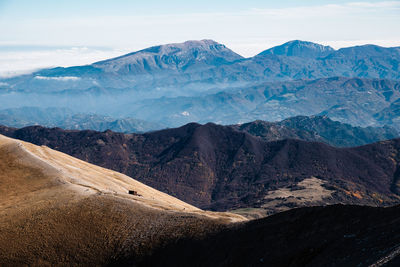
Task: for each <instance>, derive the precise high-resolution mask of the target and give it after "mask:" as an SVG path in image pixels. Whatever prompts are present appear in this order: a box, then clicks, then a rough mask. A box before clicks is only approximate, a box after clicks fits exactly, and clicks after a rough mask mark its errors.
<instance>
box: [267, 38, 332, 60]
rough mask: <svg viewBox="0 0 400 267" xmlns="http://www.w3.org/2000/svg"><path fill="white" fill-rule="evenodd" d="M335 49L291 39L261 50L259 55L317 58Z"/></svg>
mask: <svg viewBox="0 0 400 267" xmlns="http://www.w3.org/2000/svg"><path fill="white" fill-rule="evenodd" d="M333 51H335V50H334V49H333V48H332V47H330V46H324V45H321V44H317V43H312V42H307V41H301V40H293V41H289V42H287V43H284V44H282V45H279V46H275V47H272V48H270V49H267V50H265V51H263V52H261V53H260V54H259V55H278V56H295V57H308V58H317V57H324V56H327V55H328V54H330V53H331V52H333Z"/></svg>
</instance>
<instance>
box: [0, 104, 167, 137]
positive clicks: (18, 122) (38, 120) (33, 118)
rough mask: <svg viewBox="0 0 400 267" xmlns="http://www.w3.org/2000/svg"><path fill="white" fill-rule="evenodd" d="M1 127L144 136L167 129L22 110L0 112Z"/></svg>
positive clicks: (61, 111)
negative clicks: (47, 128) (49, 128)
mask: <svg viewBox="0 0 400 267" xmlns="http://www.w3.org/2000/svg"><path fill="white" fill-rule="evenodd" d="M0 125H8V126H10V127H25V126H30V125H41V126H45V127H60V128H63V129H69V130H87V129H91V130H96V131H105V130H112V131H115V132H122V133H141V132H149V131H154V130H159V129H162V128H165V126H164V125H162V124H159V123H154V122H147V121H143V120H138V119H133V118H123V119H115V118H112V117H110V116H104V115H98V114H82V113H75V112H74V111H73V110H71V109H67V108H38V107H22V108H10V109H4V110H0Z"/></svg>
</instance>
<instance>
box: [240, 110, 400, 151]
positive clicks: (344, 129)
mask: <svg viewBox="0 0 400 267" xmlns="http://www.w3.org/2000/svg"><path fill="white" fill-rule="evenodd" d="M232 127H234V128H236V129H238V130H240V131H244V132H247V133H249V134H251V135H254V136H259V137H261V138H262V139H263V140H265V141H267V142H270V141H277V140H284V139H298V140H304V141H314V142H323V143H326V144H329V145H331V146H336V147H354V146H361V145H366V144H371V143H374V142H378V141H383V140H389V139H394V138H397V137H399V134H398V132H397V131H396V130H394V129H393V128H390V127H383V128H374V127H367V128H362V127H353V126H351V125H349V124H345V123H340V122H338V121H333V120H331V119H329V118H328V117H326V116H323V117H322V116H311V117H306V116H297V117H292V118H288V119H286V120H283V121H280V122H266V121H254V122H249V123H244V124H239V125H233V126H232Z"/></svg>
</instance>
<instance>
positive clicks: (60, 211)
mask: <svg viewBox="0 0 400 267" xmlns="http://www.w3.org/2000/svg"><path fill="white" fill-rule="evenodd" d="M0 168H1V172H0V185H1V186H0V207H1V209H0V265H2V266H21V265H30V266H32V265H34V266H43V265H52V266H54V265H75V266H76V265H102V266H105V265H113V264H114V263H115V262H116V261H121V260H124V259H126V258H127V257H129V258H130V259H131V260H132V259H133V262H136V261H138V260H139V259H140V258H142V257H143V256H146V255H148V254H150V253H151V251H152V250H153V249H154V248H156V247H158V246H160V245H161V244H163V243H166V242H170V241H171V240H176V239H179V238H182V237H184V236H185V237H186V236H187V237H189V236H192V235H193V236H194V235H203V234H205V233H207V232H210V231H216V230H217V229H220V228H222V227H225V226H224V225H225V224H226V223H229V222H233V221H241V220H243V218H242V217H240V216H237V215H234V214H229V213H211V212H204V211H201V210H199V209H197V208H195V207H193V206H191V205H189V204H186V203H184V202H182V201H180V200H178V199H176V198H173V197H171V196H168V195H166V194H164V193H161V192H159V191H157V190H155V189H153V188H150V187H148V186H146V185H144V184H142V183H139V182H137V181H135V180H134V179H131V178H130V177H127V176H125V175H123V174H120V173H117V172H114V171H111V170H107V169H104V168H101V167H98V166H94V165H91V164H89V163H87V162H84V161H81V160H78V159H76V158H73V157H71V156H68V155H66V154H63V153H61V152H57V151H54V150H51V149H49V148H47V147H44V146H42V147H39V146H35V145H32V144H29V143H25V142H22V141H17V140H14V139H10V138H7V137H4V136H1V135H0ZM128 190H133V191H135V192H134V194H128ZM172 242H173V241H172Z"/></svg>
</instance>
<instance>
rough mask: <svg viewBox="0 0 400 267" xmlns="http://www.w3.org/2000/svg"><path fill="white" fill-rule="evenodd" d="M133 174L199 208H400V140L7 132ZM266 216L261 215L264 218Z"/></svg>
mask: <svg viewBox="0 0 400 267" xmlns="http://www.w3.org/2000/svg"><path fill="white" fill-rule="evenodd" d="M1 133H2V134H4V135H8V136H10V137H13V138H18V139H22V140H25V141H28V142H32V143H35V144H38V145H46V146H49V147H51V148H54V149H56V150H59V151H62V152H64V153H67V154H70V155H72V156H74V157H77V158H80V159H83V160H85V161H88V162H91V163H94V164H96V165H100V166H103V167H106V168H110V169H113V170H116V171H119V172H122V173H125V174H127V175H128V176H130V177H133V178H135V179H137V180H139V181H141V182H143V183H145V184H147V185H149V186H152V187H154V188H156V189H158V190H161V191H163V192H166V193H168V194H171V195H173V196H176V197H178V198H179V199H182V200H184V201H186V202H188V203H190V204H192V205H195V206H197V207H201V208H204V209H211V210H220V211H225V210H232V209H243V208H257V209H256V210H240V211H239V212H243V213H255V214H259V215H265V214H268V213H274V212H277V211H281V210H285V209H289V208H293V207H302V206H310V205H324V204H333V203H348V204H365V205H373V206H377V205H378V206H380V205H382V206H386V205H392V204H395V203H400V197H399V193H400V191H399V181H400V180H399V175H398V174H399V164H400V153H399V152H400V139H393V140H390V141H384V142H380V143H375V144H371V145H366V146H362V147H355V148H335V147H331V146H329V145H326V144H323V143H316V142H305V141H300V140H290V139H289V140H280V141H273V142H266V141H264V140H262V139H261V138H259V137H255V136H253V135H250V134H248V133H246V132H242V131H238V130H236V129H235V128H233V127H229V126H219V125H215V124H211V123H210V124H206V125H199V124H195V123H192V124H188V125H185V126H183V127H180V128H176V129H167V130H162V131H158V132H152V133H145V134H122V133H114V132H111V131H106V132H94V131H64V130H62V129H59V128H54V129H47V128H43V127H27V128H23V129H19V130H17V129H12V128H5V127H2V128H1ZM257 216H258V215H257Z"/></svg>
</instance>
